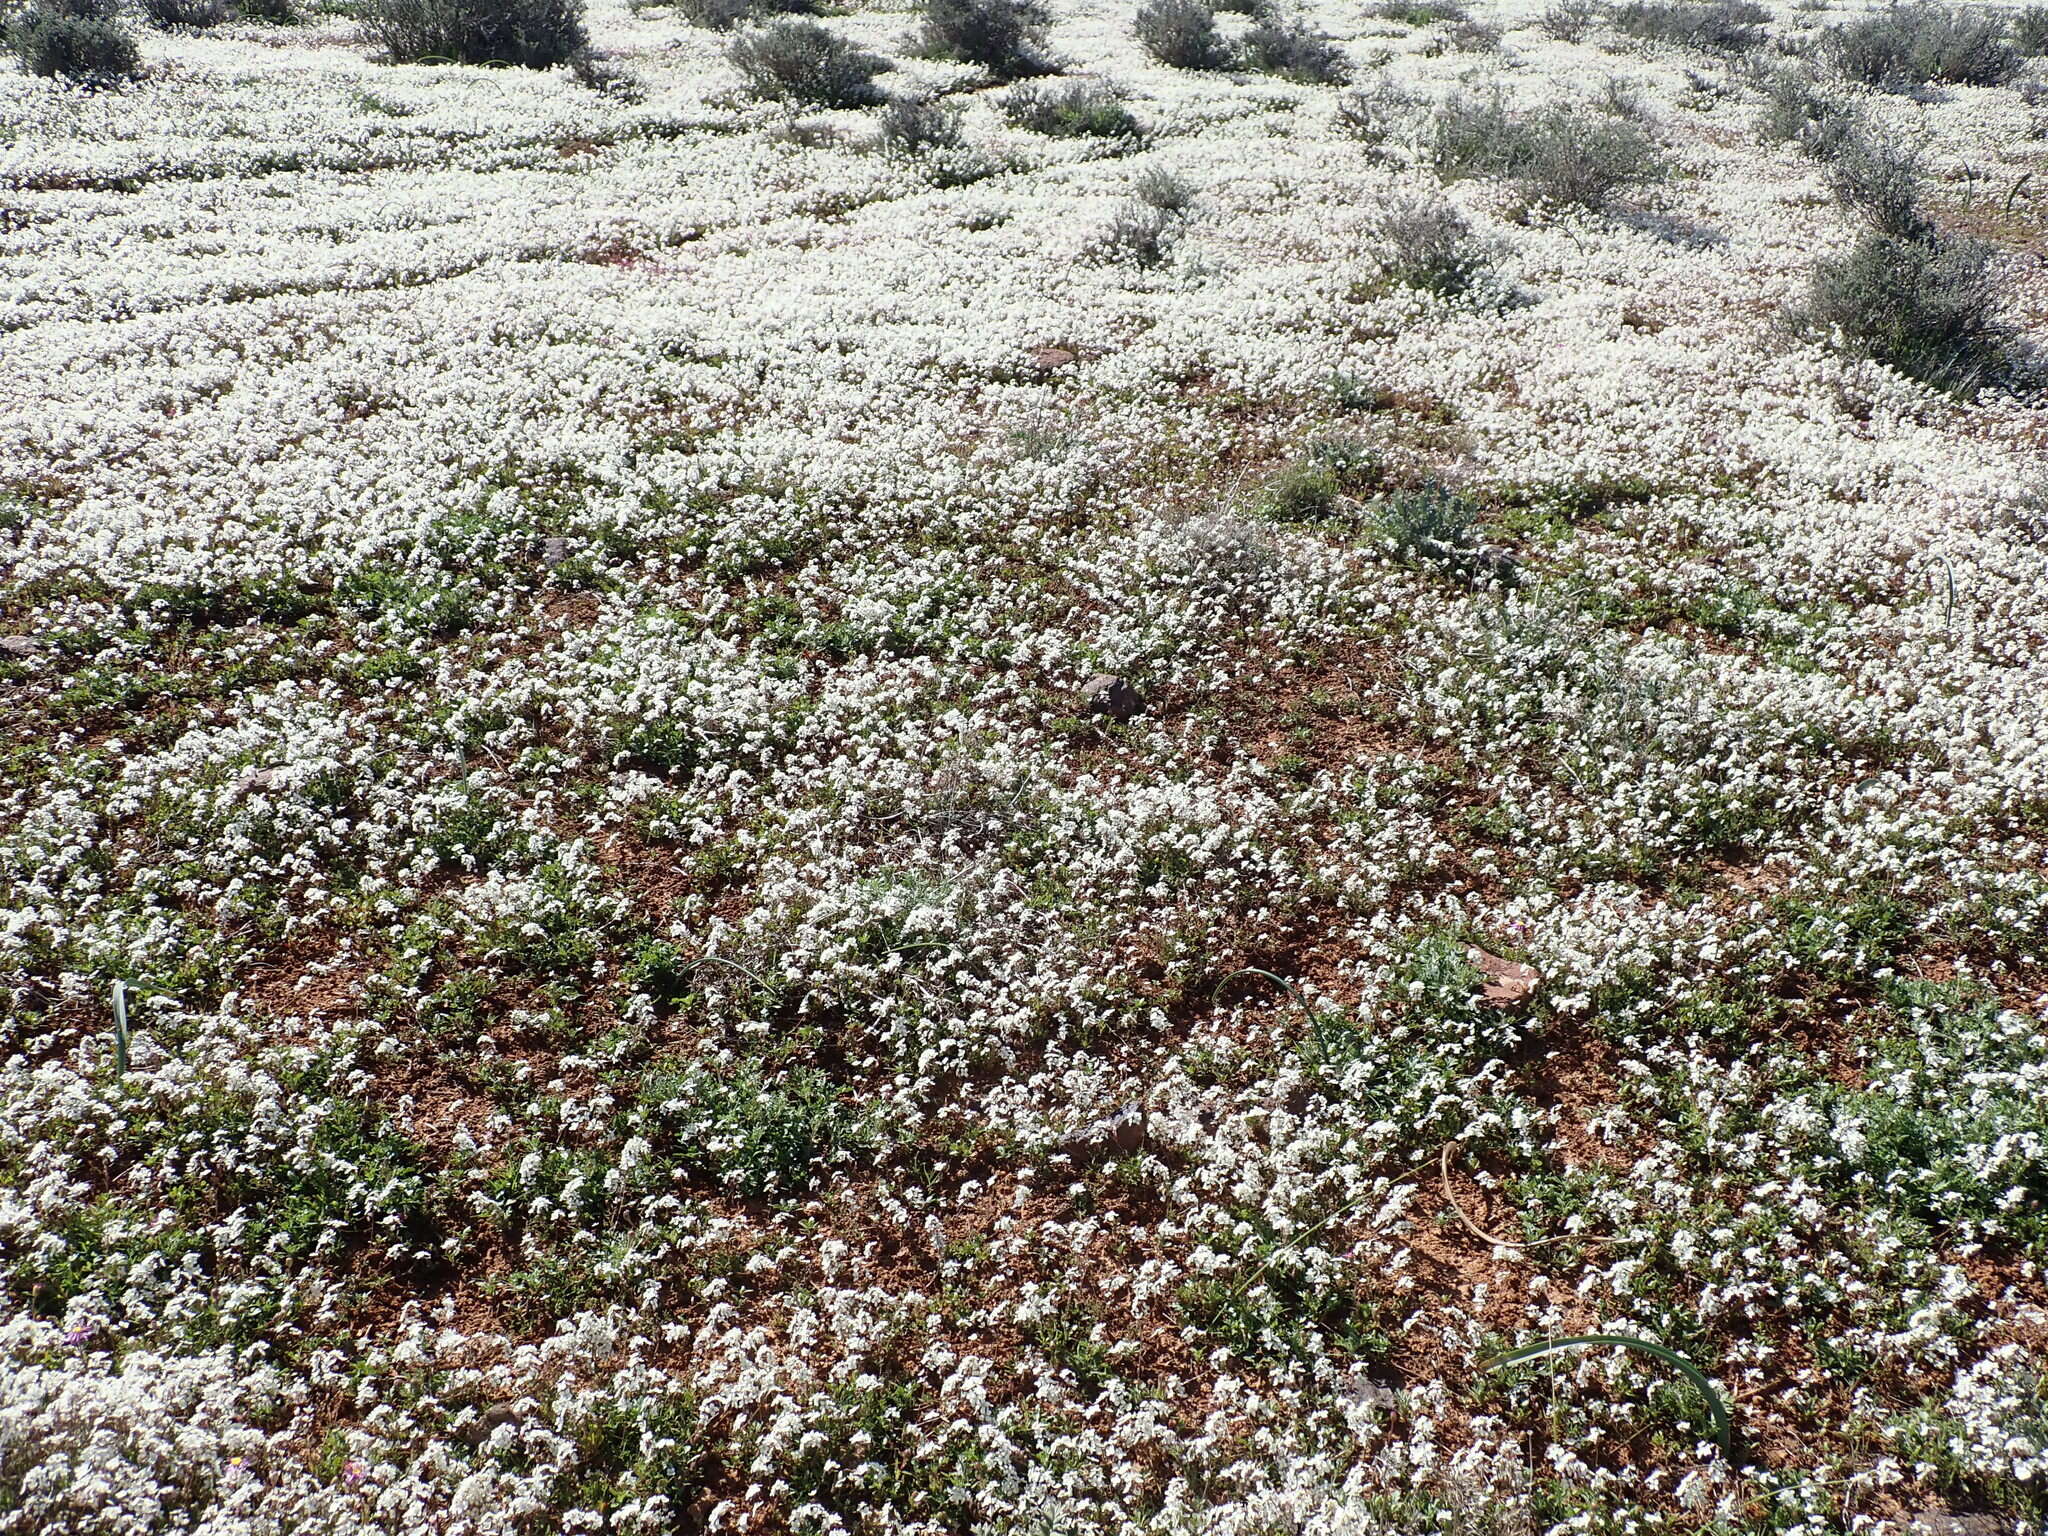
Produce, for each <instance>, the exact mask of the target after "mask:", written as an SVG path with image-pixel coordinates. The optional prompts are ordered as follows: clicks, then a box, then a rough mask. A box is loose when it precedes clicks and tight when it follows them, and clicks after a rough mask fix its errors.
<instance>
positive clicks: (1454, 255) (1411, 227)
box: [1374, 200, 1490, 299]
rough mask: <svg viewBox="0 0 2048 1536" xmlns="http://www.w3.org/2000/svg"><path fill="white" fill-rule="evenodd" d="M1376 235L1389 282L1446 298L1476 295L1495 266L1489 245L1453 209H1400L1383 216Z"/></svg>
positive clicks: (1419, 205) (1415, 205) (1435, 205)
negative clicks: (1475, 289)
mask: <svg viewBox="0 0 2048 1536" xmlns="http://www.w3.org/2000/svg"><path fill="white" fill-rule="evenodd" d="M1374 233H1375V234H1376V235H1377V237H1378V239H1379V244H1380V266H1381V270H1383V271H1384V272H1385V273H1386V274H1387V276H1388V277H1389V278H1391V279H1392V280H1393V281H1395V282H1397V283H1400V284H1401V285H1402V286H1403V287H1407V288H1415V289H1419V290H1421V291H1422V292H1424V293H1433V294H1436V295H1437V296H1438V297H1440V298H1446V299H1454V298H1458V297H1460V296H1462V295H1464V294H1465V293H1468V292H1470V291H1471V288H1472V285H1473V283H1475V282H1476V281H1477V280H1478V278H1479V276H1480V274H1481V273H1483V272H1485V271H1486V269H1487V267H1488V265H1489V264H1490V253H1489V252H1488V250H1487V247H1486V245H1485V244H1484V243H1483V242H1482V241H1481V240H1480V239H1479V238H1478V237H1477V236H1476V235H1474V234H1473V232H1472V226H1471V225H1470V224H1468V223H1467V222H1466V221H1465V217H1464V215H1463V214H1461V213H1459V212H1458V210H1457V209H1455V208H1453V207H1451V206H1450V204H1448V203H1442V202H1424V201H1420V200H1417V201H1412V202H1403V203H1396V204H1394V205H1393V206H1392V207H1390V208H1388V209H1387V210H1386V211H1385V212H1384V213H1382V214H1381V215H1380V216H1379V218H1378V220H1377V221H1376V224H1375V229H1374Z"/></svg>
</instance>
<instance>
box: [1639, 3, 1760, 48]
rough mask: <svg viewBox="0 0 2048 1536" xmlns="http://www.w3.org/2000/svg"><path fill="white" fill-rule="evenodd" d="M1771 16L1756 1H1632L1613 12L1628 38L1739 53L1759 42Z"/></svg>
mask: <svg viewBox="0 0 2048 1536" xmlns="http://www.w3.org/2000/svg"><path fill="white" fill-rule="evenodd" d="M1770 20H1771V13H1770V11H1769V9H1768V8H1767V7H1765V6H1762V5H1759V4H1757V0H1633V3H1631V4H1628V5H1623V6H1621V7H1619V8H1617V9H1616V11H1615V12H1614V25H1615V26H1616V27H1617V28H1618V29H1620V30H1621V31H1623V32H1626V33H1627V34H1628V35H1629V36H1631V37H1641V38H1648V39H1649V40H1651V41H1652V42H1659V43H1676V44H1677V45H1678V46H1680V47H1682V48H1708V49H1713V50H1716V51H1719V52H1723V53H1743V52H1747V51H1748V50H1749V49H1751V48H1754V47H1756V46H1757V45H1758V44H1760V43H1761V42H1763V40H1764V37H1765V30H1764V29H1765V28H1766V27H1767V26H1768V25H1769V24H1770Z"/></svg>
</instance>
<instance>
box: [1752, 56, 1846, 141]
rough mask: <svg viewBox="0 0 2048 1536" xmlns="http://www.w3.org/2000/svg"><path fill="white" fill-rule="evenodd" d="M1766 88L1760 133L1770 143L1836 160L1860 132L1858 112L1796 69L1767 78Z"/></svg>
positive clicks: (1775, 73)
mask: <svg viewBox="0 0 2048 1536" xmlns="http://www.w3.org/2000/svg"><path fill="white" fill-rule="evenodd" d="M1762 88H1763V94H1764V110H1763V115H1762V116H1761V117H1759V118H1758V119H1757V125H1756V131H1757V137H1759V138H1761V139H1762V140H1764V142H1766V143H1768V144H1797V145H1798V146H1799V148H1800V151H1801V152H1802V153H1804V154H1806V155H1808V156H1811V157H1812V158H1813V159H1815V160H1832V159H1833V158H1834V157H1835V156H1836V155H1837V154H1839V153H1840V152H1841V149H1842V147H1843V145H1844V144H1846V143H1847V142H1848V141H1849V140H1850V139H1851V138H1852V137H1853V136H1854V135H1855V134H1856V132H1857V118H1856V112H1855V109H1854V108H1852V107H1849V106H1847V105H1845V104H1844V103H1842V102H1840V101H1837V100H1835V98H1833V97H1832V96H1828V95H1824V94H1823V93H1822V92H1821V91H1820V90H1819V89H1818V88H1817V87H1816V86H1815V85H1814V83H1813V82H1812V81H1811V80H1809V79H1808V78H1807V77H1806V76H1805V75H1804V74H1802V73H1801V72H1800V71H1798V70H1796V69H1780V70H1776V71H1774V72H1772V73H1771V74H1768V75H1766V76H1765V77H1764V78H1763V81H1762Z"/></svg>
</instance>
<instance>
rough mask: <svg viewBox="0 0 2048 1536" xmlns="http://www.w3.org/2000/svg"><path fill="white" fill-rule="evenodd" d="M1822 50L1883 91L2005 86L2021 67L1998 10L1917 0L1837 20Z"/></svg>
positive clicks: (1852, 74) (1861, 81) (1853, 76)
mask: <svg viewBox="0 0 2048 1536" xmlns="http://www.w3.org/2000/svg"><path fill="white" fill-rule="evenodd" d="M1821 54H1822V56H1823V57H1824V58H1825V59H1826V60H1827V61H1828V62H1829V63H1831V64H1832V65H1834V67H1835V68H1836V69H1838V70H1840V71H1841V72H1842V73H1843V74H1844V75H1846V76H1847V77H1848V78H1849V79H1851V80H1854V81H1856V82H1857V83H1859V84H1862V85H1873V86H1876V87H1877V88H1878V89H1880V90H1886V91H1903V90H1911V89H1913V88H1914V87H1915V86H1922V85H1936V84H1939V85H2003V84H2005V82H2006V81H2008V80H2010V79H2011V78H2012V77H2013V76H2014V75H2016V74H2018V73H2019V70H2020V56H2019V51H2018V50H2017V49H2015V48H2014V47H2013V45H2012V44H2011V43H2009V42H2008V41H2006V37H2005V24H2004V21H2003V19H2002V18H2001V17H2000V16H1999V15H1998V14H1997V13H1996V12H1995V11H1989V10H1986V9H1983V8H1965V7H1962V6H1950V5H1943V4H1939V3H1937V0H1910V3H1904V4H1901V3H1897V0H1895V3H1894V4H1892V5H1891V6H1889V7H1887V8H1886V9H1884V10H1882V11H1873V12H1871V13H1870V14H1869V15H1867V16H1863V17H1860V18H1858V19H1857V20H1855V21H1852V22H1846V23H1844V24H1843V25H1841V26H1838V27H1830V28H1829V29H1828V31H1827V33H1826V35H1825V36H1824V37H1823V38H1822V40H1821Z"/></svg>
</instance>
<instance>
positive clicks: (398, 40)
mask: <svg viewBox="0 0 2048 1536" xmlns="http://www.w3.org/2000/svg"><path fill="white" fill-rule="evenodd" d="M363 30H364V31H365V32H366V33H367V34H368V35H369V37H370V39H371V40H372V41H373V42H375V43H376V44H377V45H378V46H379V47H381V48H382V49H383V50H384V52H385V53H386V54H387V55H388V56H389V57H390V59H391V60H392V62H394V63H398V64H428V63H440V64H517V65H522V66H524V67H525V68H527V69H552V68H554V67H555V66H556V65H557V64H566V63H568V62H569V60H570V59H572V58H573V57H575V56H576V55H577V54H579V53H581V52H582V51H583V50H584V49H585V48H586V47H588V46H589V42H590V39H589V37H588V35H587V34H586V33H585V32H584V30H583V0H369V3H368V4H367V5H366V6H365V8H364V11H363Z"/></svg>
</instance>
